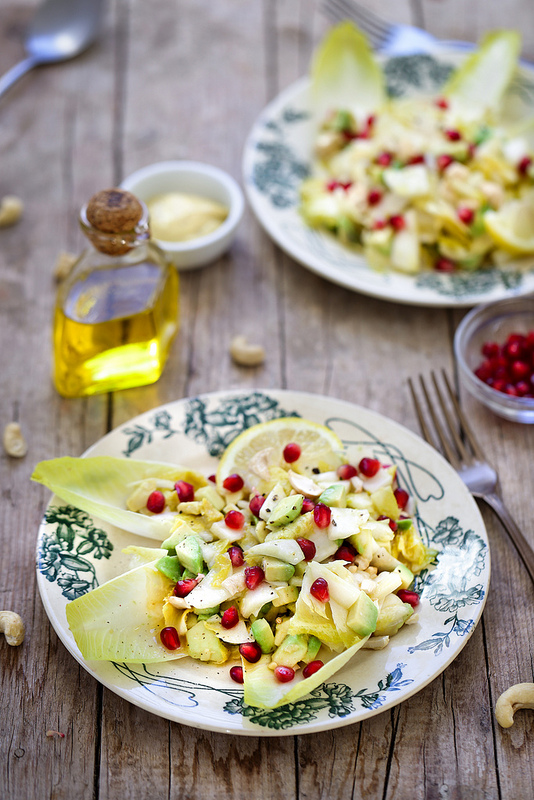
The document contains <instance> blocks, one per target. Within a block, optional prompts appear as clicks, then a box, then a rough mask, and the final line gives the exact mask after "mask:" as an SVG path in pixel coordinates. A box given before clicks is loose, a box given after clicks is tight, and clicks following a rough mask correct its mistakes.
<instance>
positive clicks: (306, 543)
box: [297, 538, 317, 561]
mask: <svg viewBox="0 0 534 800" xmlns="http://www.w3.org/2000/svg"><path fill="white" fill-rule="evenodd" d="M297 544H298V545H299V547H300V549H301V550H302V552H303V553H304V561H311V560H312V559H313V558H315V553H316V552H317V548H316V547H315V544H314V543H313V542H311V541H310V540H309V539H304V538H299V539H297Z"/></svg>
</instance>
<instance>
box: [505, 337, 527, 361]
mask: <svg viewBox="0 0 534 800" xmlns="http://www.w3.org/2000/svg"><path fill="white" fill-rule="evenodd" d="M504 353H505V356H506V357H507V358H508V359H509V360H510V361H515V359H518V358H521V356H522V355H523V343H522V342H521V341H519V340H518V339H511V338H510V337H508V341H507V343H506V344H505V346H504Z"/></svg>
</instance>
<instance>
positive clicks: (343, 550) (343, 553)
mask: <svg viewBox="0 0 534 800" xmlns="http://www.w3.org/2000/svg"><path fill="white" fill-rule="evenodd" d="M355 557H356V550H355V548H354V547H353V546H352V545H351V544H350V543H349V542H346V543H345V544H342V545H341V547H339V548H338V549H337V550H336V552H335V553H334V558H336V559H337V560H338V561H354V559H355Z"/></svg>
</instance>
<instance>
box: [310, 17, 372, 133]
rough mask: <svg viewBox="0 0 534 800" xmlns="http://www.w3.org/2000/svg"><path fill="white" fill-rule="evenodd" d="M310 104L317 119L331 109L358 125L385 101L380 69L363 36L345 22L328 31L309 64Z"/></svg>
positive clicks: (353, 26) (349, 23) (352, 25)
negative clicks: (345, 113)
mask: <svg viewBox="0 0 534 800" xmlns="http://www.w3.org/2000/svg"><path fill="white" fill-rule="evenodd" d="M311 78H312V102H313V108H314V111H315V113H316V114H317V116H318V117H319V119H322V118H323V117H324V116H325V114H326V113H327V112H328V111H330V110H332V109H343V110H346V111H351V112H352V113H353V114H354V116H355V117H356V119H357V120H359V121H360V122H361V121H363V120H364V119H366V117H367V115H369V114H370V113H372V112H373V111H376V110H377V109H378V108H380V107H381V106H382V105H383V104H384V103H385V101H386V90H385V81H384V74H383V72H382V68H381V67H380V65H379V64H378V62H377V61H376V60H375V58H374V56H373V52H372V50H371V48H370V47H369V43H368V41H367V39H366V37H365V36H364V34H363V33H362V32H361V31H360V30H359V29H358V28H357V27H356V26H355V25H354V24H353V23H352V22H349V21H346V22H342V23H340V24H339V25H336V26H335V27H334V28H332V29H331V30H330V31H329V33H328V34H327V35H326V37H325V38H324V39H323V41H322V43H321V44H320V45H319V47H318V49H317V51H316V53H315V56H314V58H313V62H312V68H311Z"/></svg>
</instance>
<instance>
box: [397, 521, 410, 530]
mask: <svg viewBox="0 0 534 800" xmlns="http://www.w3.org/2000/svg"><path fill="white" fill-rule="evenodd" d="M412 525H413V521H412V520H411V519H398V520H397V530H399V531H407V530H409V528H411V527H412Z"/></svg>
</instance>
